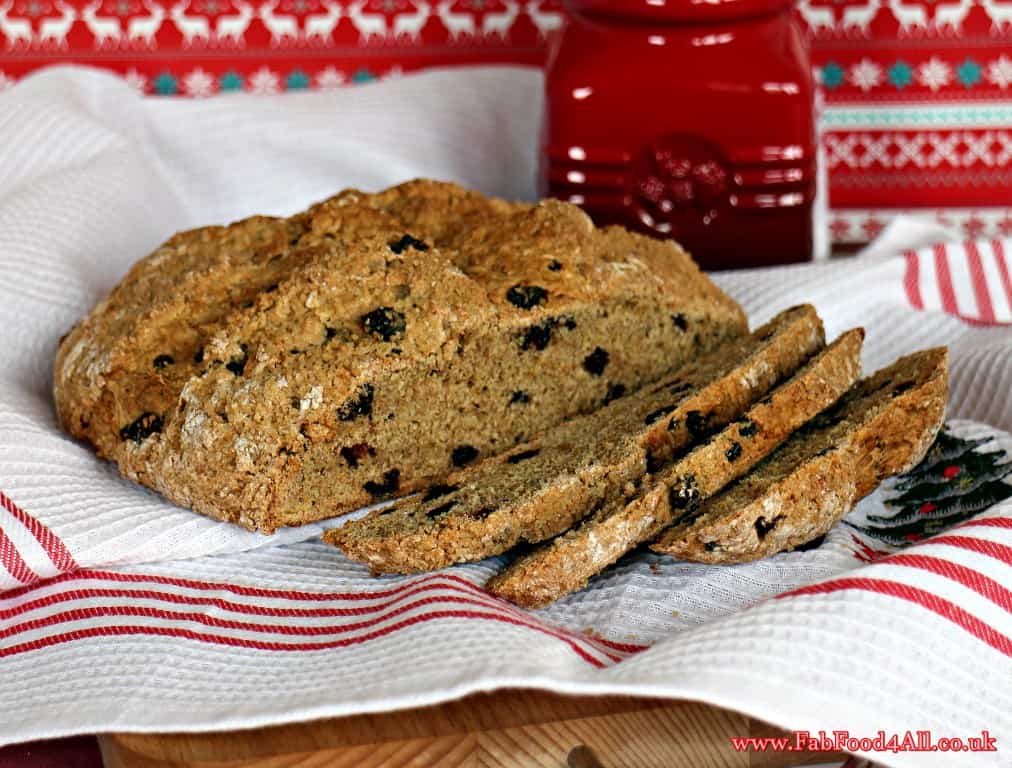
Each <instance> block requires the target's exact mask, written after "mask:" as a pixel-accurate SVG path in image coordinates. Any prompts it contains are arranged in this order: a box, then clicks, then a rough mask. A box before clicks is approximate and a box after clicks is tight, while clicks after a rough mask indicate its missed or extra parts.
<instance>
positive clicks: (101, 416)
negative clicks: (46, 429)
mask: <svg viewBox="0 0 1012 768" xmlns="http://www.w3.org/2000/svg"><path fill="white" fill-rule="evenodd" d="M555 264H559V265H561V267H562V268H561V269H556V268H554V266H553V265H555ZM676 319H677V320H678V321H676ZM745 331H746V324H745V320H744V316H743V314H742V312H741V309H740V308H739V307H738V306H737V305H736V304H735V303H734V302H733V301H732V300H731V299H730V298H728V297H727V296H725V295H724V294H723V293H722V292H721V291H719V290H718V289H717V288H716V287H715V286H714V285H713V284H712V283H711V282H710V281H709V279H708V278H707V277H706V276H705V275H703V274H702V273H701V272H700V271H699V269H698V268H697V267H696V265H695V264H694V263H693V262H692V260H691V259H690V258H689V256H688V255H687V254H685V253H684V252H683V251H682V250H680V249H679V248H678V247H677V246H676V245H674V244H672V243H662V242H660V241H657V240H654V239H651V238H648V237H642V236H639V235H635V234H631V233H629V232H626V231H624V230H622V229H618V228H609V229H595V228H594V226H593V225H592V224H591V222H590V220H589V219H588V218H587V217H586V216H585V215H584V214H583V213H582V212H581V211H580V210H579V209H577V208H576V207H575V206H571V205H567V204H565V203H560V202H558V201H545V202H543V203H540V204H537V205H528V204H521V203H508V202H505V201H502V200H495V199H491V198H486V197H483V196H481V195H479V194H477V193H473V192H469V191H467V190H464V189H461V188H460V187H457V186H455V185H452V184H440V183H436V182H426V181H418V182H411V183H408V184H405V185H401V186H399V187H394V188H392V189H389V190H386V191H384V192H381V193H378V194H375V195H368V194H364V193H361V192H357V191H354V190H349V191H346V192H342V193H340V194H338V195H336V196H335V197H333V198H331V199H329V200H326V201H324V202H322V203H320V204H318V205H315V206H313V207H312V208H310V209H309V210H308V211H305V212H303V213H300V214H298V215H296V216H294V217H292V218H290V219H268V218H263V217H257V218H253V219H248V220H245V221H243V222H239V223H237V224H234V225H231V226H229V227H225V228H222V227H210V228H205V229H201V230H195V231H191V232H187V233H182V234H180V235H177V236H176V237H174V238H172V239H171V240H170V241H169V242H168V243H166V244H165V245H164V246H162V247H161V248H159V249H158V250H156V251H155V253H153V254H152V255H151V256H149V257H147V258H146V259H144V260H142V261H141V262H140V263H138V264H137V265H135V267H134V268H133V269H132V270H131V271H130V273H129V274H128V275H127V277H126V278H125V279H124V280H123V281H122V282H121V283H120V285H119V286H117V287H116V288H115V289H114V290H113V292H112V293H111V294H110V296H109V297H108V298H107V299H105V300H104V301H102V302H100V303H99V305H98V306H97V307H96V308H95V309H94V310H93V311H92V313H91V314H90V315H89V316H88V317H87V318H85V319H84V320H83V321H82V322H81V323H79V324H78V325H77V326H76V327H75V328H74V329H73V330H72V331H71V333H70V334H69V335H68V336H67V337H66V338H65V339H64V341H63V342H62V343H61V345H60V348H59V351H58V354H57V359H56V365H55V382H54V394H55V400H56V405H57V410H58V413H59V416H60V420H61V423H62V425H63V427H64V428H65V429H66V430H67V431H68V432H69V433H70V434H71V435H73V436H75V437H78V438H81V439H83V440H86V441H88V442H90V443H91V444H92V445H94V446H95V448H96V450H97V451H98V452H99V454H100V455H102V456H104V457H106V458H110V459H112V460H114V461H115V462H116V463H117V464H118V465H119V469H120V471H121V472H122V473H123V474H124V475H125V476H127V477H129V478H131V479H133V480H136V481H138V482H140V483H142V484H144V485H147V486H149V487H151V488H154V489H155V490H157V491H160V492H161V493H163V494H164V495H165V496H167V497H168V498H169V499H171V500H172V501H175V502H177V503H179V504H181V505H184V506H187V507H190V508H192V509H195V510H197V511H199V512H202V513H204V514H207V515H210V516H212V517H217V518H220V519H224V520H229V521H232V522H236V523H239V524H241V525H243V526H246V527H247V528H250V529H259V530H262V531H268V532H269V531H272V530H274V529H275V528H277V527H278V526H280V525H295V524H300V523H305V522H310V521H312V520H317V519H320V518H324V517H329V516H333V515H337V514H340V513H343V512H346V511H350V510H352V509H355V508H358V507H360V506H364V505H366V504H369V503H370V502H373V501H375V500H377V499H380V498H386V497H389V496H396V495H401V494H405V493H408V492H410V491H412V490H414V489H417V488H421V487H423V486H425V485H427V484H430V483H431V482H433V481H434V480H436V479H437V478H439V477H441V476H444V475H446V474H447V473H448V472H451V471H453V470H454V469H455V468H456V467H457V466H458V465H459V464H460V463H461V461H462V460H463V457H465V456H470V458H469V459H468V461H470V462H474V461H476V460H478V459H480V458H482V457H485V456H489V455H493V454H498V453H501V452H503V451H505V450H507V449H508V448H510V447H511V446H512V445H515V444H517V443H519V442H522V441H523V440H525V439H528V438H529V437H530V436H531V435H534V434H537V433H538V432H540V431H542V430H544V429H547V428H550V427H552V426H554V425H556V424H558V423H560V422H561V421H563V420H564V419H566V418H568V417H571V416H574V415H576V414H578V413H582V412H588V411H591V410H593V409H595V408H596V407H598V406H599V404H600V403H601V401H602V400H604V399H605V398H606V397H607V396H608V395H609V393H612V392H614V391H615V389H614V388H615V387H617V386H621V387H623V388H624V389H625V391H627V392H634V391H635V390H637V389H639V388H640V387H642V386H643V385H645V384H648V383H650V382H653V381H656V380H657V379H659V378H660V377H661V376H662V375H664V374H665V373H667V372H668V371H670V370H672V369H673V368H676V367H678V366H679V365H681V364H682V363H684V362H685V361H686V360H688V359H689V358H691V357H693V356H695V355H697V354H699V353H701V352H705V351H708V350H710V349H712V348H714V347H715V346H717V345H718V344H720V343H721V342H722V341H724V340H726V339H729V338H734V337H738V336H740V335H742V334H743V333H744V332H745ZM518 391H520V392H523V393H524V395H525V396H524V397H523V398H520V399H519V400H514V393H516V392H518ZM455 456H456V457H457V458H458V461H454V457H455Z"/></svg>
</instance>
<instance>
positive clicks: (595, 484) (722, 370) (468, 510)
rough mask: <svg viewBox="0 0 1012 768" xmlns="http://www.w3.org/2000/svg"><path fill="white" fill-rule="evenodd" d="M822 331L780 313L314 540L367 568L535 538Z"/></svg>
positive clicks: (725, 414) (410, 565)
mask: <svg viewBox="0 0 1012 768" xmlns="http://www.w3.org/2000/svg"><path fill="white" fill-rule="evenodd" d="M823 340H824V336H823V330H822V323H821V321H820V320H819V317H818V315H816V313H815V310H814V308H812V307H811V306H809V305H806V306H801V307H795V308H792V309H789V310H786V311H785V312H782V313H781V314H780V315H778V316H777V317H775V318H774V319H773V320H771V321H770V322H769V323H767V324H766V325H764V326H762V327H761V328H759V329H757V330H756V331H755V332H754V333H752V334H751V335H749V336H746V337H743V338H739V339H735V340H732V341H728V342H725V343H724V344H723V345H721V346H720V347H718V348H717V349H716V350H714V351H713V352H711V353H710V354H709V355H706V356H704V357H703V358H701V359H700V360H698V361H697V362H695V363H692V364H689V365H688V366H686V367H684V368H682V369H680V370H679V371H677V372H676V373H674V374H672V375H670V376H667V377H665V378H664V379H662V380H661V381H660V382H658V383H657V384H653V385H650V386H648V387H645V388H643V389H641V390H640V391H639V392H637V393H635V394H631V395H626V396H625V397H621V398H618V399H616V400H615V401H614V402H612V403H610V404H608V405H606V406H605V407H603V408H601V409H599V410H598V411H595V412H594V413H591V414H588V415H586V416H581V417H577V418H574V419H572V420H570V421H568V422H566V423H564V424H562V425H560V426H558V427H556V428H554V429H552V430H549V431H548V432H546V433H545V434H543V435H541V436H540V437H538V438H537V439H535V440H533V441H529V442H527V443H525V444H523V445H520V446H517V447H516V448H515V449H513V450H511V451H509V452H507V453H506V454H504V455H503V456H500V457H497V458H492V459H487V460H486V461H484V462H481V463H480V464H478V465H477V466H476V467H473V468H468V469H465V470H462V471H460V472H458V473H456V474H454V475H451V476H450V477H448V478H447V479H446V481H445V482H443V483H442V484H440V485H439V486H435V487H432V488H430V489H429V490H428V491H427V492H426V493H425V494H424V495H423V496H421V497H412V498H410V499H405V500H403V501H401V502H398V503H397V504H396V505H394V506H393V507H388V508H386V509H382V510H378V511H376V512H373V513H372V514H371V515H369V516H367V517H364V518H361V519H359V520H354V521H349V522H347V523H345V524H344V525H343V526H342V527H341V528H337V529H332V530H331V531H329V532H327V534H325V536H324V538H325V540H326V541H328V542H329V543H331V544H334V545H336V546H338V547H340V548H341V549H342V550H343V551H344V552H345V554H347V555H348V556H349V557H351V558H353V559H356V560H361V561H363V562H366V563H368V564H369V565H370V567H371V568H372V570H373V571H374V572H376V573H412V572H416V571H424V570H431V569H434V568H442V567H444V566H447V565H452V564H453V563H459V562H468V561H472V560H480V559H482V558H485V557H489V556H491V555H496V554H499V553H501V552H504V551H506V550H507V549H510V548H512V547H514V546H516V545H517V544H520V543H522V542H539V541H543V540H544V539H547V538H549V537H551V536H555V535H557V534H559V533H561V532H563V531H565V530H566V529H567V528H569V527H570V526H572V525H573V524H574V523H576V522H578V521H579V520H580V519H581V518H582V517H583V516H584V515H586V514H588V513H590V512H591V511H592V510H593V509H594V508H595V506H596V505H599V504H601V503H604V502H605V501H606V500H608V499H610V498H612V497H614V496H616V495H617V494H619V493H621V492H622V491H623V489H625V488H626V486H628V485H629V484H630V483H636V482H639V480H640V479H641V478H642V477H643V475H645V474H646V473H647V472H648V471H652V470H655V469H656V468H657V467H658V466H660V465H662V464H664V463H666V462H667V461H668V460H670V459H671V458H672V456H673V455H674V453H675V452H676V451H679V450H681V449H683V448H684V447H685V446H687V445H688V444H690V443H691V442H692V441H694V440H698V439H699V438H700V436H701V433H702V432H703V431H704V430H706V431H709V430H713V429H715V428H719V427H721V426H723V425H725V424H727V423H728V422H729V421H731V420H732V419H735V418H737V417H738V416H740V415H741V414H742V413H744V412H745V410H746V409H747V408H748V407H749V405H750V404H751V403H753V402H754V401H755V400H758V399H759V398H761V397H763V396H764V395H765V394H766V393H767V392H768V391H769V390H770V389H772V388H773V387H774V386H775V385H776V384H777V383H778V382H779V381H780V380H781V379H783V378H784V377H786V376H788V375H790V374H792V373H793V372H794V371H795V370H796V369H797V368H798V367H799V366H801V365H802V364H803V363H804V362H805V361H806V360H807V359H808V358H809V357H810V356H811V355H812V354H813V353H815V352H817V351H818V350H819V349H820V348H821V347H822V346H823Z"/></svg>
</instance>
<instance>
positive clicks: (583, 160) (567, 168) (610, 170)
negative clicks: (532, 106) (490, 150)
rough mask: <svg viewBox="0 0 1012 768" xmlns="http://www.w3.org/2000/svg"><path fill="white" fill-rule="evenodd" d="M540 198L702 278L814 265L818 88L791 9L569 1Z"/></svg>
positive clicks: (735, 2)
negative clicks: (562, 204)
mask: <svg viewBox="0 0 1012 768" xmlns="http://www.w3.org/2000/svg"><path fill="white" fill-rule="evenodd" d="M567 11H568V20H567V23H566V25H565V27H564V28H563V31H562V34H561V35H560V36H559V37H558V38H557V41H556V44H555V46H554V48H553V50H552V53H551V55H550V58H549V63H548V68H547V79H546V92H547V93H546V95H547V100H546V108H545V123H544V126H543V133H542V142H543V147H542V155H541V157H542V167H541V187H542V188H541V192H542V193H543V194H547V195H550V196H552V197H557V198H561V199H563V200H569V201H571V202H574V203H577V204H579V205H581V206H582V207H583V208H584V209H585V210H586V211H587V212H588V213H589V214H590V215H591V216H592V217H593V218H594V220H595V221H596V222H597V223H598V224H624V225H625V226H627V227H631V228H634V229H637V230H640V231H643V232H647V233H649V234H653V235H656V236H659V237H673V238H675V239H676V240H678V241H679V242H680V243H682V244H683V245H684V246H685V247H686V248H687V249H688V250H689V251H691V253H692V254H693V256H694V257H695V258H696V260H697V261H699V262H700V263H701V264H702V265H703V266H704V267H705V268H707V269H725V268H730V267H750V266H758V265H765V264H783V263H790V262H799V261H807V260H809V259H811V258H812V253H813V206H814V201H815V192H816V126H815V117H814V108H813V106H814V104H813V102H814V82H813V78H812V73H811V68H810V65H809V60H808V51H807V47H806V43H805V39H804V36H803V33H802V32H801V30H800V29H799V27H798V25H797V22H796V21H795V19H794V18H793V16H792V14H791V3H790V2H789V0H567Z"/></svg>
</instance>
